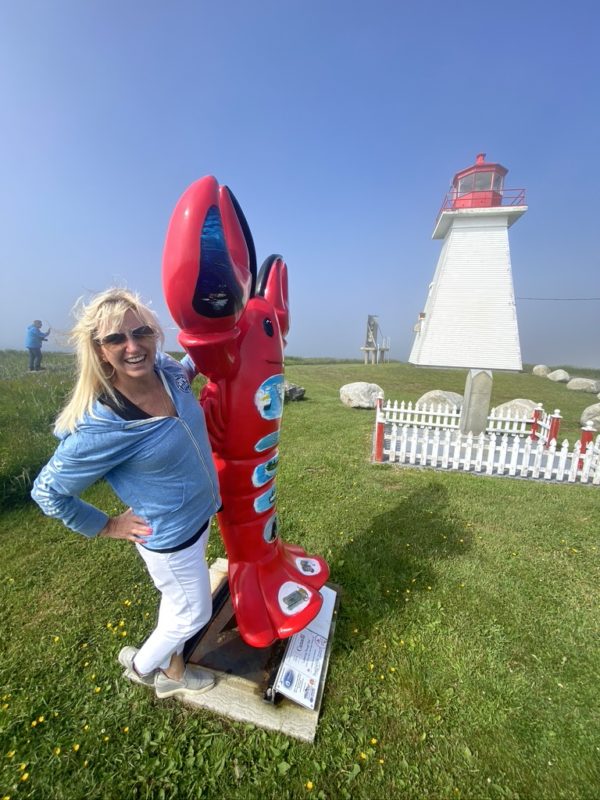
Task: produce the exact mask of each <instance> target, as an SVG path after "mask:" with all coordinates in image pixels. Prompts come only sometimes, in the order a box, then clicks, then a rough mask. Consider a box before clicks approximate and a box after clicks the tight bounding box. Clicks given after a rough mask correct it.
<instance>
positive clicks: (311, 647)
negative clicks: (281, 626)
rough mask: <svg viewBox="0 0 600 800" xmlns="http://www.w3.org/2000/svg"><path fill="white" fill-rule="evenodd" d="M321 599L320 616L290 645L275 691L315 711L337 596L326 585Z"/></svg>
mask: <svg viewBox="0 0 600 800" xmlns="http://www.w3.org/2000/svg"><path fill="white" fill-rule="evenodd" d="M321 596H322V597H323V605H322V606H321V610H320V611H319V613H318V614H317V616H316V617H315V618H314V619H313V621H312V622H311V623H309V624H308V625H307V626H306V628H304V629H303V630H301V631H300V632H299V633H295V634H294V635H293V636H292V637H291V639H290V641H289V642H288V646H287V648H286V651H285V654H284V656H283V659H282V661H281V664H280V666H279V671H278V672H277V677H276V679H275V684H274V687H273V688H274V690H275V692H278V693H279V694H282V695H284V696H285V697H287V698H289V699H290V700H293V701H294V703H298V704H299V705H301V706H304V707H305V708H309V709H311V710H313V709H314V708H315V705H316V703H317V700H318V698H319V694H320V693H319V689H320V686H321V680H322V679H323V678H324V674H323V673H324V669H326V659H327V655H328V647H327V645H328V642H329V636H330V632H331V622H332V619H333V612H334V609H335V603H336V598H337V594H336V592H334V590H333V589H330V588H329V587H328V586H323V588H322V589H321Z"/></svg>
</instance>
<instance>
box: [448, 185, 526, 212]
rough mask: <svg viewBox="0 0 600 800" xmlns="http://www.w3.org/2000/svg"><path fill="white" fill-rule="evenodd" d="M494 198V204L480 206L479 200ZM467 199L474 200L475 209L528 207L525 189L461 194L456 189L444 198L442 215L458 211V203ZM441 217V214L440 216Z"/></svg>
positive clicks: (488, 190) (485, 190) (489, 190)
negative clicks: (443, 212)
mask: <svg viewBox="0 0 600 800" xmlns="http://www.w3.org/2000/svg"><path fill="white" fill-rule="evenodd" d="M492 195H493V197H494V202H493V203H492V202H490V203H489V204H488V202H485V203H481V204H478V202H477V198H478V197H479V198H484V196H487V197H492ZM466 197H469V198H472V200H473V203H472V207H473V208H483V207H486V206H488V205H489V207H490V208H496V207H502V206H524V205H527V199H526V195H525V189H500V190H499V191H492V190H491V189H480V190H473V191H472V192H466V193H461V194H459V193H458V192H457V190H456V189H453V190H452V191H450V192H448V194H446V196H445V197H444V200H443V202H442V207H441V208H440V214H441V213H442V211H452V210H456V201H457V200H461V199H464V198H466ZM438 216H439V214H438Z"/></svg>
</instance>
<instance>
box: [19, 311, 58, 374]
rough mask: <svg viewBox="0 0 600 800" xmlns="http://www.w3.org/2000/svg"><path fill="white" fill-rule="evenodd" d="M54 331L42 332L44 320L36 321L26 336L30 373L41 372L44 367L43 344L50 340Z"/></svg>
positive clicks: (30, 326) (28, 329) (29, 327)
mask: <svg viewBox="0 0 600 800" xmlns="http://www.w3.org/2000/svg"><path fill="white" fill-rule="evenodd" d="M51 330H52V329H51V328H50V327H49V328H48V330H47V331H46V332H45V333H44V332H43V331H42V320H41V319H34V320H33V322H32V323H31V325H29V326H28V328H27V332H26V334H25V347H26V348H27V350H29V372H39V371H40V370H41V369H44V367H42V342H46V341H47V340H48V336H49V334H50V331H51Z"/></svg>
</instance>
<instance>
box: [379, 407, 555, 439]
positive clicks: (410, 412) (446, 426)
mask: <svg viewBox="0 0 600 800" xmlns="http://www.w3.org/2000/svg"><path fill="white" fill-rule="evenodd" d="M560 420H561V415H560V410H559V409H558V408H557V409H556V410H555V411H554V413H553V414H548V413H547V412H546V411H544V407H543V405H542V404H541V403H538V405H537V407H536V408H535V409H534V411H533V413H532V414H531V415H527V414H524V415H519V414H513V413H511V412H510V411H509V410H508V409H496V408H492V410H491V411H490V413H489V415H488V418H487V425H486V433H509V434H519V435H521V436H531V437H532V439H533V440H534V441H536V440H538V439H539V440H541V441H542V442H544V443H546V444H547V443H548V442H549V441H550V440H551V439H553V438H554V439H557V438H558V432H559V427H560ZM376 424H378V425H383V426H384V427H385V426H389V425H400V426H411V425H412V426H415V427H418V428H422V427H425V428H432V429H433V428H439V429H441V430H453V431H458V430H459V429H460V409H459V408H458V407H457V406H449V405H445V404H443V403H438V404H435V403H431V404H430V405H427V404H424V405H422V404H418V403H415V404H414V406H413V404H412V403H405V402H404V401H402V402H401V403H398V401H397V400H395V401H394V402H393V403H392V401H391V400H388V401H387V403H385V404H384V403H383V398H381V399H380V404H379V405H378V411H377V419H376Z"/></svg>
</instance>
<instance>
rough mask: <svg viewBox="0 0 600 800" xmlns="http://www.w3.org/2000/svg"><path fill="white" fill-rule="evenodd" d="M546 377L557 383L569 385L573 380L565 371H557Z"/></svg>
mask: <svg viewBox="0 0 600 800" xmlns="http://www.w3.org/2000/svg"><path fill="white" fill-rule="evenodd" d="M546 377H547V378H549V379H550V380H551V381H554V382H555V383H567V382H568V381H570V380H571V376H570V375H569V373H568V372H567V371H566V370H564V369H555V370H554V372H550V373H548V375H546Z"/></svg>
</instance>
